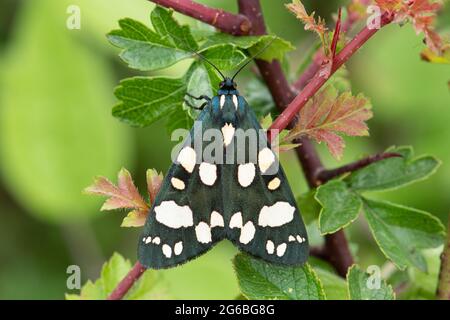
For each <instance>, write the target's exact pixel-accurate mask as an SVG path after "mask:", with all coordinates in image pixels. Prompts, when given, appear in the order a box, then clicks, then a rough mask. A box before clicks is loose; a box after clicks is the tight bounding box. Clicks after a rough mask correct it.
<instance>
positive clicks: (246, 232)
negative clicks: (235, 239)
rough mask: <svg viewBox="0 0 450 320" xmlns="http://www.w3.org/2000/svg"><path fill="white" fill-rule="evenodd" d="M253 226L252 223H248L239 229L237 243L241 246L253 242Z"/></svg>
mask: <svg viewBox="0 0 450 320" xmlns="http://www.w3.org/2000/svg"><path fill="white" fill-rule="evenodd" d="M255 231H256V229H255V226H254V225H253V222H251V221H248V222H247V223H246V224H245V225H244V226H243V227H242V229H241V236H240V237H239V242H240V243H242V244H247V243H249V242H250V241H252V240H253V237H254V236H255Z"/></svg>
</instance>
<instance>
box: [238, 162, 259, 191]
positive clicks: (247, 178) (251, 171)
mask: <svg viewBox="0 0 450 320" xmlns="http://www.w3.org/2000/svg"><path fill="white" fill-rule="evenodd" d="M255 171H256V170H255V165H254V164H253V163H251V162H250V163H246V164H240V165H239V167H238V181H239V184H240V185H241V186H242V187H244V188H246V187H248V186H249V185H251V184H252V182H253V179H254V178H255Z"/></svg>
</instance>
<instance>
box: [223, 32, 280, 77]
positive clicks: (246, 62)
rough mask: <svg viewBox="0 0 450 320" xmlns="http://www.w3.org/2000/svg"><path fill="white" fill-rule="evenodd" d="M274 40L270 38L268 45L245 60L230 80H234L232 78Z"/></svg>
mask: <svg viewBox="0 0 450 320" xmlns="http://www.w3.org/2000/svg"><path fill="white" fill-rule="evenodd" d="M275 39H276V38H272V40H270V41H269V43H268V44H266V45H265V46H264V47H263V48H262V49H261V50H259V51H258V52H257V53H255V54H254V55H253V56H251V57H250V58H248V59H247V61H245V62H244V64H243V65H242V66H241V67H240V68H239V69H238V71H236V73H235V74H234V76H233V77H232V78H231V80H234V78H235V77H236V76H237V75H238V74H239V72H241V71H242V70H243V69H244V68H245V67H246V66H247V65H248V64H249V63H250V62H252V60H253V59H255V58H256V57H258V56H259V55H260V54H261V53H263V52H264V51H265V50H266V49H267V48H268V47H269V46H270V45H271V44H272V43H273V42H274V41H275Z"/></svg>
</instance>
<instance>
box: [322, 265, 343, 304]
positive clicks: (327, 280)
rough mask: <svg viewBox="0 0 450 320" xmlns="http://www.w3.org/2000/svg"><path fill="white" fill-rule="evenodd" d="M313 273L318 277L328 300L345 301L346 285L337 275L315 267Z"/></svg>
mask: <svg viewBox="0 0 450 320" xmlns="http://www.w3.org/2000/svg"><path fill="white" fill-rule="evenodd" d="M314 271H315V272H316V273H317V276H318V277H319V279H320V281H321V283H322V285H323V289H324V291H325V294H326V297H327V299H329V300H347V299H348V294H347V283H346V281H345V280H344V279H342V278H341V277H339V276H338V275H337V274H335V273H332V272H330V271H328V270H325V269H322V268H318V267H315V268H314Z"/></svg>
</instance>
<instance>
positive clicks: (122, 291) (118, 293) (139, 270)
mask: <svg viewBox="0 0 450 320" xmlns="http://www.w3.org/2000/svg"><path fill="white" fill-rule="evenodd" d="M144 272H145V267H144V266H143V265H142V264H141V263H140V262H139V261H138V262H136V264H135V265H134V266H133V268H131V270H130V271H129V272H128V274H127V275H126V276H125V278H123V279H122V281H120V282H119V284H118V285H117V287H116V288H115V289H114V291H113V292H112V293H111V294H110V295H109V297H108V300H120V299H122V298H123V297H124V296H125V295H126V294H127V292H128V290H130V288H131V287H132V286H133V284H134V283H135V282H136V281H138V279H139V278H140V277H141V276H142V275H143V274H144Z"/></svg>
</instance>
